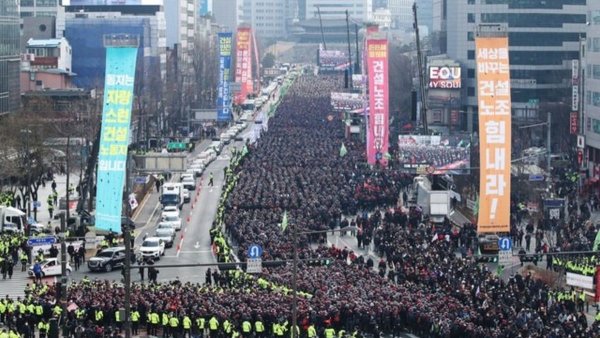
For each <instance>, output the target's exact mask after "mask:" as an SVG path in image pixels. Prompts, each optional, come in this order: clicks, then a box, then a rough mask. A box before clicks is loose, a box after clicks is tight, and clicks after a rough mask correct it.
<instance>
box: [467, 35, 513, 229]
mask: <svg viewBox="0 0 600 338" xmlns="http://www.w3.org/2000/svg"><path fill="white" fill-rule="evenodd" d="M475 54H476V60H477V96H478V103H479V156H480V157H479V160H480V176H479V196H480V198H479V215H478V221H477V232H478V233H496V232H510V163H511V101H510V100H511V99H510V73H509V61H508V38H507V37H485V38H482V37H478V38H477V39H476V40H475Z"/></svg>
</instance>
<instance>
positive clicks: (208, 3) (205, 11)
mask: <svg viewBox="0 0 600 338" xmlns="http://www.w3.org/2000/svg"><path fill="white" fill-rule="evenodd" d="M217 1H218V0H217ZM212 8H213V0H199V1H198V15H199V16H207V15H209V14H211V13H212Z"/></svg>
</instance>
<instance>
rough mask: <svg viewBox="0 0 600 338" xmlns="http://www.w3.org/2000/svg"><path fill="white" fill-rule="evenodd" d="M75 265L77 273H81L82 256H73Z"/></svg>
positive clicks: (77, 254)
mask: <svg viewBox="0 0 600 338" xmlns="http://www.w3.org/2000/svg"><path fill="white" fill-rule="evenodd" d="M73 263H74V265H75V271H79V267H80V266H81V256H80V255H79V253H75V254H74V255H73Z"/></svg>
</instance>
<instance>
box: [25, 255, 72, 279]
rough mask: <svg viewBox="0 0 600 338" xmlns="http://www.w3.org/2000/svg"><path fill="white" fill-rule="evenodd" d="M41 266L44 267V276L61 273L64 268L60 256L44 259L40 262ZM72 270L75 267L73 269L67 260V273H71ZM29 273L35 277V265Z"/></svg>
mask: <svg viewBox="0 0 600 338" xmlns="http://www.w3.org/2000/svg"><path fill="white" fill-rule="evenodd" d="M40 266H41V268H42V277H47V276H60V275H61V272H62V269H61V264H60V262H59V261H58V258H47V259H44V260H43V261H42V262H41V263H40ZM71 271H73V269H71V265H70V264H69V263H68V262H67V275H70V274H71ZM27 274H28V275H29V277H35V274H34V273H33V265H32V266H31V267H30V268H29V271H27Z"/></svg>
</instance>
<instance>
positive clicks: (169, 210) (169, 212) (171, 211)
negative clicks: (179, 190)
mask: <svg viewBox="0 0 600 338" xmlns="http://www.w3.org/2000/svg"><path fill="white" fill-rule="evenodd" d="M167 216H177V217H179V209H178V208H177V207H176V206H174V205H169V206H166V207H165V208H164V209H163V211H162V214H161V215H160V218H161V219H164V218H165V217H167Z"/></svg>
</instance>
